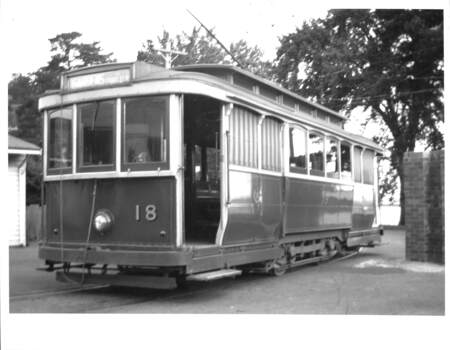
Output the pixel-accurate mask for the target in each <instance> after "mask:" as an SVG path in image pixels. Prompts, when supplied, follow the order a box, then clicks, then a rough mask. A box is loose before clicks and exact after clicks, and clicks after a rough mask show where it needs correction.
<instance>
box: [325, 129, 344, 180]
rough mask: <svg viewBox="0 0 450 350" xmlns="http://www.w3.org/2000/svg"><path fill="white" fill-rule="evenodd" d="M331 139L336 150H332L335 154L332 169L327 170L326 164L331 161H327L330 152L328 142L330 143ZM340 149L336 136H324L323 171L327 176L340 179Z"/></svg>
mask: <svg viewBox="0 0 450 350" xmlns="http://www.w3.org/2000/svg"><path fill="white" fill-rule="evenodd" d="M331 141H333V142H335V143H336V150H335V152H334V153H335V156H336V159H335V165H334V171H328V169H327V167H328V164H329V163H331V162H328V155H329V153H331V152H330V150H329V143H331ZM340 149H341V147H340V142H339V140H338V139H337V138H336V137H334V136H326V137H325V173H326V177H327V178H330V179H340V169H341V167H340V163H341V160H340V158H341V157H340Z"/></svg>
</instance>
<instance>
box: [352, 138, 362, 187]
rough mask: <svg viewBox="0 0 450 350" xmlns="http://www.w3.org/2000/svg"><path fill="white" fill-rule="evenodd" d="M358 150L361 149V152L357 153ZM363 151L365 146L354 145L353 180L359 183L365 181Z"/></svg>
mask: <svg viewBox="0 0 450 350" xmlns="http://www.w3.org/2000/svg"><path fill="white" fill-rule="evenodd" d="M357 150H359V152H360V153H359V154H357ZM363 151H364V149H363V147H361V146H353V181H354V182H357V183H362V182H363V163H362V153H363ZM358 168H359V169H358ZM358 170H359V171H358Z"/></svg>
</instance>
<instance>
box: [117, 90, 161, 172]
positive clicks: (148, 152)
mask: <svg viewBox="0 0 450 350" xmlns="http://www.w3.org/2000/svg"><path fill="white" fill-rule="evenodd" d="M168 117H169V96H147V97H138V98H130V99H126V100H124V102H123V125H124V134H123V135H124V140H123V163H124V165H125V167H128V168H132V169H135V170H140V169H155V168H157V167H161V168H163V166H162V165H164V164H162V163H165V164H166V165H167V164H168V163H167V155H168V149H167V147H168V142H167V135H168V130H167V120H168Z"/></svg>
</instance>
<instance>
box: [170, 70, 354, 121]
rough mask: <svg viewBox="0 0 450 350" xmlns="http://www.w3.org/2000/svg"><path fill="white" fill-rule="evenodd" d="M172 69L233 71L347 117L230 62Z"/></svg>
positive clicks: (327, 111) (215, 73)
mask: <svg viewBox="0 0 450 350" xmlns="http://www.w3.org/2000/svg"><path fill="white" fill-rule="evenodd" d="M174 69H175V70H180V71H192V72H202V73H206V74H210V75H214V76H222V74H220V71H229V72H230V73H235V74H238V75H241V76H245V77H247V78H250V79H251V80H253V81H255V82H257V83H258V84H262V85H264V86H267V87H269V88H271V89H274V90H275V91H278V92H279V93H280V94H282V95H288V96H290V97H292V98H294V99H295V100H297V101H299V102H301V103H304V104H307V105H310V106H312V107H315V108H317V109H320V110H322V111H323V112H325V113H327V114H331V115H333V116H335V117H338V118H340V119H343V120H346V119H347V117H346V116H344V115H342V114H340V113H338V112H336V111H333V110H332V109H329V108H327V107H325V106H322V105H320V104H318V103H315V102H313V101H310V100H308V99H307V98H304V97H302V96H300V95H298V94H296V93H294V92H292V91H290V90H288V89H286V88H284V87H282V86H281V85H278V84H276V83H274V82H272V81H270V80H267V79H264V78H262V77H260V76H258V75H256V74H253V73H251V72H249V71H246V70H244V69H241V68H239V67H236V66H233V65H231V64H209V63H205V64H190V65H185V66H179V67H175V68H174Z"/></svg>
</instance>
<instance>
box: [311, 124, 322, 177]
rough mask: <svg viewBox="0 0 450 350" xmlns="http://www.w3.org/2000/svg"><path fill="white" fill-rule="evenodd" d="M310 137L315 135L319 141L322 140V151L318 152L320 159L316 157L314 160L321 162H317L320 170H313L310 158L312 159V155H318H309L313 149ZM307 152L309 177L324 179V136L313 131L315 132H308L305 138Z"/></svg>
mask: <svg viewBox="0 0 450 350" xmlns="http://www.w3.org/2000/svg"><path fill="white" fill-rule="evenodd" d="M312 135H316V136H318V137H319V138H320V139H321V140H322V142H321V143H322V150H321V151H320V152H322V157H320V158H319V157H318V156H317V158H316V159H321V161H320V162H319V164H322V166H321V169H317V168H313V161H312V157H314V154H318V153H319V151H318V152H315V153H311V150H312V149H313V147H312V144H311V136H312ZM307 144H308V145H307V150H308V170H309V175H312V176H321V177H325V135H324V134H322V133H320V132H318V131H315V130H309V131H308V137H307Z"/></svg>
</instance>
